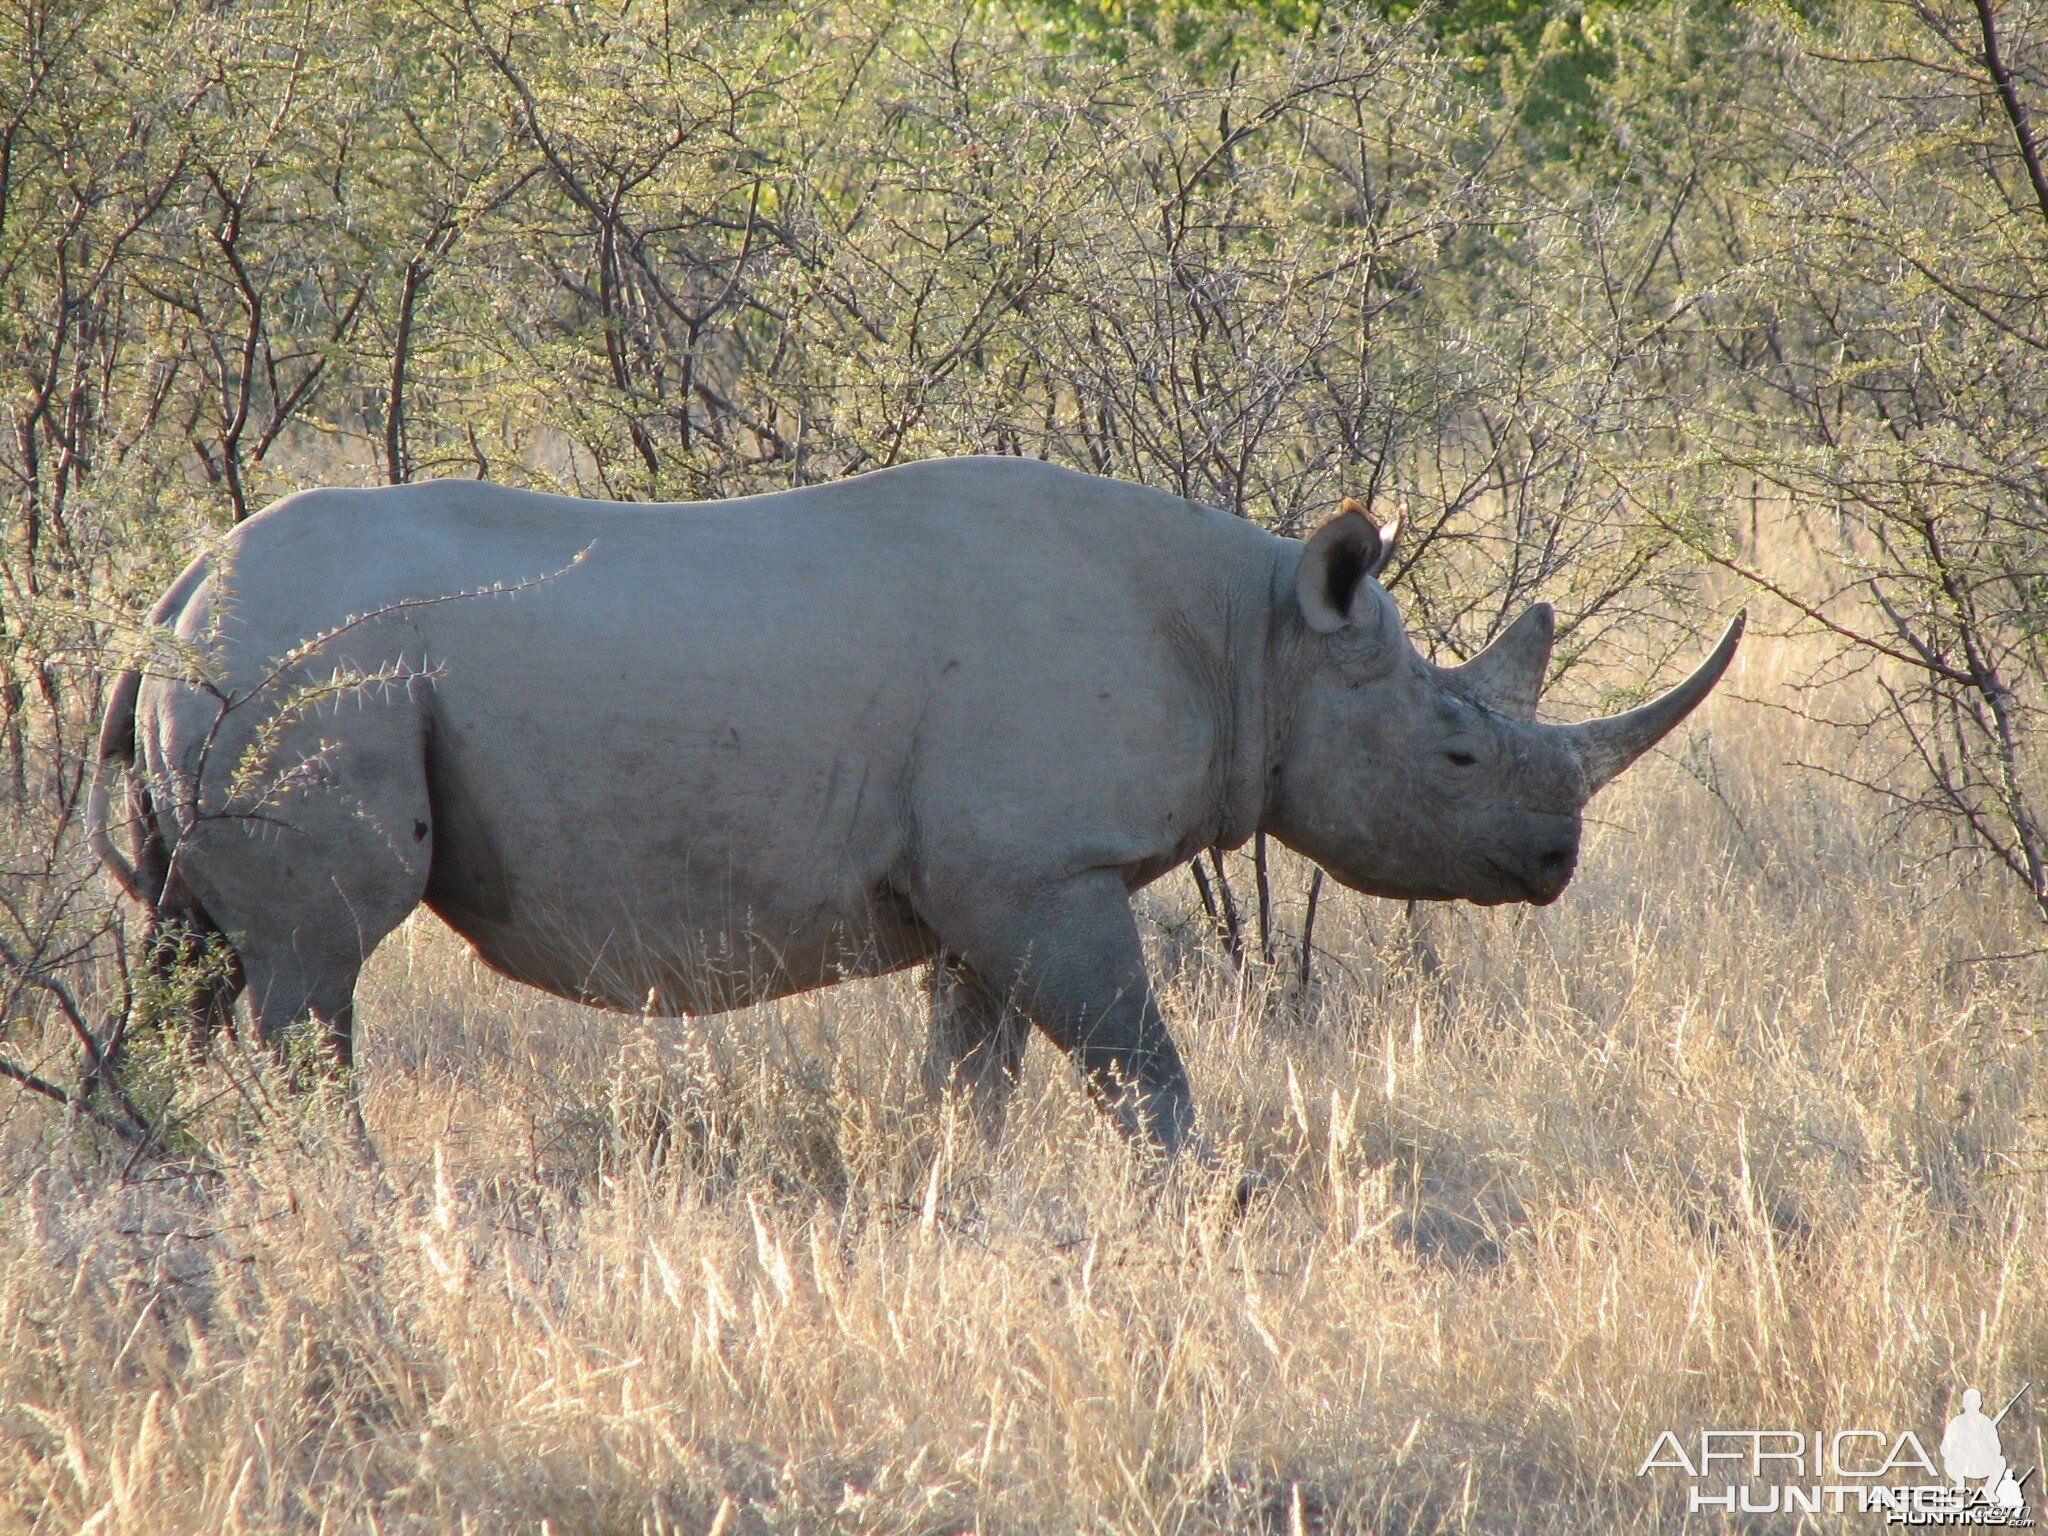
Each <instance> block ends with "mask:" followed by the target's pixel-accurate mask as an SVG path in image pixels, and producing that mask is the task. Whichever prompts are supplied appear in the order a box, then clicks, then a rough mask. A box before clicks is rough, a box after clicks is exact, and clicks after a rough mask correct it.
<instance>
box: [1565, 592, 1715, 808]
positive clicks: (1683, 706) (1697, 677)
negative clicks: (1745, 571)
mask: <svg viewBox="0 0 2048 1536" xmlns="http://www.w3.org/2000/svg"><path fill="white" fill-rule="evenodd" d="M1746 617H1747V615H1745V614H1741V613H1738V614H1736V615H1735V617H1734V618H1733V619H1731V620H1730V621H1729V624H1728V628H1727V629H1725V630H1724V631H1722V634H1721V643H1720V644H1719V645H1716V646H1715V647H1714V653H1713V655H1711V656H1709V657H1708V658H1707V659H1706V660H1705V661H1703V662H1701V663H1700V666H1699V670H1698V671H1696V672H1694V673H1693V675H1692V676H1691V677H1688V678H1687V679H1686V680H1685V681H1684V682H1682V683H1680V684H1679V685H1678V686H1677V687H1676V688H1673V689H1672V690H1671V691H1670V692H1669V693H1665V694H1660V695H1659V696H1658V697H1656V698H1654V699H1652V700H1650V702H1649V703H1647V704H1640V705H1638V706H1636V708H1634V709H1631V710H1628V711H1627V712H1625V713H1623V714H1619V715H1610V716H1608V717H1607V718H1606V719H1604V720H1588V721H1586V722H1585V723H1584V724H1582V725H1566V726H1560V727H1558V729H1560V730H1562V731H1563V732H1564V733H1565V736H1566V738H1567V739H1568V740H1569V741H1570V742H1571V744H1572V750H1573V751H1574V752H1576V753H1577V754H1578V757H1579V766H1580V767H1581V768H1582V769H1583V770H1584V771H1585V775H1586V793H1587V794H1588V795H1591V794H1592V793H1593V792H1594V791H1595V790H1597V789H1599V788H1600V786H1601V785H1603V784H1605V783H1606V782H1607V781H1608V780H1609V779H1611V778H1613V777H1614V776H1615V775H1616V774H1617V773H1619V772H1621V770H1622V769H1624V768H1626V767H1627V766H1628V765H1629V764H1630V763H1632V762H1634V761H1635V760H1636V759H1637V758H1639V757H1641V756H1642V755H1643V754H1644V753H1645V752H1647V751H1649V750H1650V748H1652V747H1654V746H1655V745H1656V744H1657V743H1658V742H1659V741H1660V740H1662V739H1663V737H1664V734H1665V733H1666V732H1667V731H1669V730H1670V729H1671V728H1672V727H1673V726H1675V725H1677V724H1678V722H1679V721H1681V720H1683V719H1684V718H1685V717H1686V716H1687V715H1689V714H1691V713H1692V712H1693V709H1694V708H1695V707H1696V706H1697V705H1698V704H1699V702H1700V700H1701V699H1704V698H1705V697H1706V696H1707V695H1708V694H1709V693H1711V692H1712V691H1713V687H1714V684H1716V683H1718V682H1719V681H1721V674H1722V673H1723V672H1726V671H1727V670H1728V663H1729V662H1731V661H1733V660H1734V659H1735V646H1736V643H1737V642H1738V641H1740V640H1741V639H1742V626H1743V622H1744V620H1745V618H1746Z"/></svg>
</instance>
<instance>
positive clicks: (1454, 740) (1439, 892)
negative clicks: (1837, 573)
mask: <svg viewBox="0 0 2048 1536" xmlns="http://www.w3.org/2000/svg"><path fill="white" fill-rule="evenodd" d="M1397 531H1398V525H1395V526H1390V527H1389V528H1386V529H1381V528H1379V527H1378V526H1376V525H1375V524H1374V522H1373V520H1372V519H1371V518H1370V517H1369V516H1367V515H1366V513H1365V511H1364V509H1363V508H1361V507H1360V506H1359V505H1358V504H1357V503H1356V502H1352V501H1349V500H1347V501H1346V502H1345V504H1344V506H1343V508H1342V510H1340V511H1339V513H1338V515H1337V516H1336V517H1334V518H1332V519H1331V520H1330V521H1329V522H1327V523H1325V524H1324V525H1323V527H1322V528H1321V529H1320V530H1319V531H1318V532H1317V533H1316V535H1315V536H1314V537H1313V538H1311V539H1310V540H1309V541H1308V544H1307V546H1306V547H1305V548H1304V549H1303V551H1302V556H1301V564H1300V566H1299V567H1298V569H1297V572H1296V576H1295V581H1294V592H1293V601H1294V604H1295V606H1296V608H1297V609H1298V620H1299V625H1300V628H1299V629H1298V630H1296V631H1295V636H1296V639H1295V643H1294V644H1292V645H1290V646H1289V649H1290V650H1291V651H1292V653H1293V655H1294V656H1295V658H1296V661H1297V665H1296V666H1294V667H1291V668H1289V672H1290V673H1291V674H1292V677H1291V682H1292V684H1293V686H1292V687H1291V688H1290V692H1291V693H1292V695H1293V698H1292V712H1291V714H1290V715H1289V716H1288V717H1287V720H1286V726H1285V730H1284V734H1283V736H1282V740H1281V743H1280V750H1279V756H1278V762H1277V764H1276V767H1275V782H1274V785H1273V794H1272V799H1271V801H1270V803H1269V806H1268V814H1267V818H1266V825H1267V826H1268V828H1269V829H1270V830H1271V831H1272V832H1273V834H1274V835H1275V836H1277V837H1278V838H1279V839H1280V840H1281V841H1282V842H1284V843H1286V844H1287V845H1288V846H1289V847H1291V848H1293V849H1295V850H1296V851H1297V852H1300V853H1303V854H1306V855H1307V856H1308V857H1310V858H1312V859H1314V860H1315V861H1316V862H1317V863H1318V864H1320V865H1322V866H1323V868H1325V869H1326V870H1328V871H1329V872H1330V874H1332V875H1333V876H1335V877H1336V878H1337V879H1338V880H1341V881H1342V882H1343V883H1344V884H1346V885H1348V886H1350V887H1352V888H1353V889H1355V890H1360V891H1365V892H1368V893H1370V894H1372V895H1375V896H1394V897H1407V898H1420V899H1425V900H1452V899H1456V900H1464V901H1475V902H1480V903H1483V904H1486V905H1494V904H1497V903H1500V902H1507V901H1532V902H1536V903H1538V904H1544V903H1548V902H1552V901H1555V900H1556V899H1557V897H1558V894H1559V893H1560V892H1561V891H1563V890H1564V888H1565V886H1566V884H1567V883H1568V882H1569V881H1570V880H1571V877H1572V871H1573V869H1574V868H1576V867H1577V864H1578V857H1579V815H1580V811H1581V810H1582V809H1583V807H1584V806H1585V804H1586V802H1587V800H1589V799H1590V798H1592V796H1593V794H1594V792H1595V791H1597V790H1598V789H1599V788H1600V787H1601V786H1602V785H1603V784H1605V783H1606V782H1607V781H1608V780H1609V779H1612V778H1613V777H1614V776H1615V775H1616V774H1618V773H1620V772H1621V770H1622V769H1624V768H1626V767H1627V766H1628V765H1629V764H1630V763H1632V762H1634V761H1635V760H1636V759H1637V758H1638V757H1640V756H1642V754H1643V753H1645V752H1647V751H1648V750H1649V749H1650V748H1651V747H1652V746H1653V745H1655V744H1656V742H1657V741H1658V739H1659V738H1660V737H1662V736H1663V735H1664V734H1665V732H1667V731H1669V730H1670V729H1671V728H1672V727H1673V726H1675V725H1677V724H1678V722H1679V721H1680V720H1683V719H1684V718H1685V717H1686V715H1687V714H1689V713H1690V712H1691V711H1692V709H1693V707H1694V706H1695V705H1697V704H1698V703H1699V702H1700V700H1702V699H1704V698H1705V697H1706V696H1707V693H1708V692H1709V691H1710V690H1711V689H1712V688H1713V686H1714V684H1715V683H1716V682H1718V681H1719V680H1720V677H1721V674H1722V672H1723V671H1725V670H1726V669H1727V666H1728V663H1729V661H1730V659H1731V658H1732V657H1733V656H1734V655H1735V646H1736V642H1737V641H1738V640H1739V639H1740V638H1741V634H1742V619H1741V618H1740V617H1737V618H1736V620H1735V621H1734V622H1733V623H1732V624H1730V625H1729V626H1728V630H1727V633H1725V634H1724V635H1723V636H1722V637H1721V642H1720V644H1719V645H1717V646H1715V647H1714V653H1713V654H1712V655H1711V656H1709V657H1708V658H1707V659H1706V661H1705V662H1704V663H1703V664H1702V665H1701V666H1700V668H1699V670H1698V671H1696V672H1695V673H1693V675H1692V676H1691V677H1689V678H1687V679H1686V680H1685V681H1684V682H1682V683H1680V684H1679V685H1678V686H1677V687H1676V688H1673V689H1672V690H1671V691H1670V692H1669V693H1666V694H1664V695H1662V696H1661V697H1659V698H1656V699H1653V700H1651V701H1650V702H1649V703H1647V704H1644V705H1642V706H1641V707H1640V708H1637V709H1632V710H1629V711H1628V712H1627V713H1625V714H1620V715H1615V716H1612V717H1610V718H1607V719H1603V720H1591V721H1587V722H1585V723H1583V724H1577V725H1545V724H1543V723H1542V722H1540V721H1539V720H1537V719H1536V699H1537V694H1538V693H1539V691H1540V690H1541V688H1542V686H1543V678H1544V672H1545V670H1546V668H1547V667H1548V666H1549V662H1550V641H1551V635H1552V631H1553V629H1554V625H1555V620H1554V617H1553V615H1552V613H1551V610H1550V607H1549V606H1548V605H1547V604H1541V603H1539V604H1537V605H1536V606H1535V607H1533V608H1531V609H1529V610H1528V612H1526V613H1524V614H1523V615H1522V616H1521V617H1520V618H1519V619H1517V620H1516V621H1515V622H1514V623H1513V624H1511V625H1510V626H1509V627H1508V628H1507V629H1506V630H1505V631H1504V632H1503V633H1502V634H1501V636H1500V637H1499V638H1498V639H1497V640H1495V641H1494V643H1493V644H1492V645H1490V646H1488V647H1487V649H1486V650H1485V651H1484V652H1482V653H1481V654H1480V655H1478V656H1475V657H1473V659H1472V660H1470V661H1468V662H1467V663H1465V665H1464V666H1462V667H1438V666H1434V665H1432V664H1431V663H1430V662H1428V661H1426V660H1424V659H1423V658H1422V656H1420V655H1419V654H1418V653H1417V652H1416V650H1415V648H1414V646H1413V645H1411V644H1410V643H1409V641H1408V637H1407V635H1406V634H1405V633H1404V632H1403V630H1402V628H1401V620H1400V615H1399V613H1398V612H1397V611H1396V610H1395V607H1394V600H1393V599H1392V598H1391V597H1389V596H1388V595H1387V593H1386V591H1385V589H1383V588H1382V587H1381V586H1380V584H1379V582H1378V581H1377V580H1375V579H1374V578H1375V577H1377V576H1378V574H1379V572H1380V570H1381V568H1382V567H1383V566H1384V565H1385V564H1386V560H1387V556H1388V554H1389V553H1390V552H1391V549H1392V546H1393V538H1394V534H1395V533H1396V532H1397ZM1283 623H1284V624H1288V625H1290V626H1291V624H1292V620H1287V619H1283Z"/></svg>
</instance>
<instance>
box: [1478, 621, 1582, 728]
mask: <svg viewBox="0 0 2048 1536" xmlns="http://www.w3.org/2000/svg"><path fill="white" fill-rule="evenodd" d="M1556 634H1557V614H1556V611H1555V610H1554V609H1552V608H1551V606H1550V604H1548V603H1537V604H1536V605H1535V606H1534V607H1532V608H1529V609H1526V610H1525V611H1524V612H1523V614H1522V616H1521V617H1520V618H1518V619H1516V620H1515V622H1514V623H1512V624H1510V625H1509V626H1508V627H1507V628H1506V629H1504V630H1502V631H1501V632H1500V634H1498V635H1497V636H1495V637H1494V642H1493V644H1491V645H1489V646H1488V647H1487V648H1486V649H1485V650H1483V651H1481V652H1480V653H1479V654H1478V655H1477V656H1474V657H1473V658H1472V659H1471V660H1470V661H1468V662H1466V663H1465V665H1463V666H1462V667H1459V668H1457V675H1458V679H1459V681H1461V682H1462V683H1463V684H1464V685H1465V687H1466V688H1467V689H1469V690H1470V691H1471V692H1472V693H1473V694H1475V695H1476V696H1477V697H1478V698H1479V699H1480V700H1481V701H1482V702H1483V703H1486V704H1489V705H1491V706H1492V707H1493V708H1495V709H1497V710H1499V711H1500V712H1501V713H1502V714H1504V715H1507V716H1509V717H1510V718H1511V719H1515V720H1533V719H1535V718H1536V700H1537V697H1538V696H1539V695H1540V694H1541V693H1542V692H1543V678H1544V674H1545V673H1547V672H1548V671H1549V670H1550V642H1551V640H1552V639H1553V638H1555V636H1556Z"/></svg>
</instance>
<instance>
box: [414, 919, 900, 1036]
mask: <svg viewBox="0 0 2048 1536" xmlns="http://www.w3.org/2000/svg"><path fill="white" fill-rule="evenodd" d="M428 903H429V905H431V906H432V907H433V908H434V910H435V911H436V912H437V913H438V914H439V915H440V916H441V918H442V919H443V920H444V921H445V922H447V924H448V925H449V926H450V927H451V928H453V929H454V930H455V931H456V932H457V933H459V934H461V935H462V936H463V937H464V938H465V939H467V940H468V941H469V943H470V945H471V946H472V947H473V948H474V949H475V951H476V953H477V955H478V957H479V958H480V959H482V960H483V961H484V963H485V964H487V965H489V966H490V967H491V968H492V969H493V970H496V971H498V972H500V973H501V974H503V975H506V976H509V977H511V978H512V979H513V980H514V981H520V982H524V983H526V984H527V985H528V986H533V987H539V988H541V989H542V990H544V991H547V992H552V993H555V994H556V995H557V996H561V997H567V998H573V999H575V1000H576V1001H578V1002H585V1003H592V1004H596V1005H597V1006H600V1007H605V1008H617V1009H625V1010H631V1011H640V1010H647V1011H651V1012H654V1013H659V1014H683V1013H690V1014H702V1013H722V1012H724V1011H726V1010H727V1009H732V1008H743V1007H746V1006H747V1005H749V1004H751V1003H759V1002H767V1001H769V1000H771V999H773V998H777V997H785V996H787V995H789V994H791V993H794V992H807V991H810V990H812V989H813V988H816V987H822V986H830V985H832V984H833V983H835V982H840V981H848V980H852V979H854V978H855V977H861V976H880V975H886V974H887V973H889V972H891V971H897V970H901V969H903V968H904V967H905V966H910V965H915V964H918V963H920V962H922V961H925V960H929V959H930V958H931V957H932V956H933V955H934V954H935V953H936V952H937V948H938V945H937V941H936V940H935V939H934V938H933V936H932V934H931V932H930V930H928V929H927V928H925V927H924V925H923V924H921V923H919V922H918V921H917V920H916V918H915V917H914V916H912V915H911V914H910V913H909V912H908V911H907V910H906V909H904V908H903V907H902V906H901V905H900V904H898V903H896V902H894V901H892V900H890V899H887V898H883V899H881V900H878V901H874V902H870V903H865V904H863V905H861V906H859V907H857V908H853V909H849V910H843V911H825V910H814V911H813V912H811V913H808V914H803V915H801V916H794V915H787V914H778V915H777V916H775V917H773V918H770V919H768V920H765V921H762V920H756V921H753V922H741V921H734V922H704V921H701V920H698V919H696V918H695V917H693V916H691V915H690V914H688V913H687V912H675V911H669V912H661V911H648V910H640V911H634V910H630V909H628V910H623V911H622V910H619V909H617V908H613V907H611V906H609V904H607V905H602V906H592V907H591V908H589V909H584V908H582V907H580V906H578V905H575V904H566V903H562V902H551V903H530V902H527V901H515V902H514V903H513V904H511V906H509V907H508V908H505V909H501V910H500V911H498V912H496V913H484V912H480V911H478V910H476V909H475V908H473V907H465V906H463V905H461V904H460V903H459V902H449V901H445V900H441V899H437V898H436V897H435V896H434V895H433V894H432V893H429V896H428Z"/></svg>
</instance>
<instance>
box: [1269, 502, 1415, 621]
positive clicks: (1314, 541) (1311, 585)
mask: <svg viewBox="0 0 2048 1536" xmlns="http://www.w3.org/2000/svg"><path fill="white" fill-rule="evenodd" d="M1400 532H1401V520H1400V519H1399V518H1398V517H1397V518H1395V519H1394V521H1393V522H1391V523H1389V524H1388V525H1387V526H1386V527H1385V528H1382V527H1380V526H1379V525H1378V524H1377V523H1375V522H1374V521H1373V520H1372V518H1371V517H1370V516H1368V515H1367V513H1366V510H1365V508H1363V507H1361V506H1360V505H1359V504H1358V503H1357V502H1355V501H1353V500H1352V499H1351V498H1350V497H1349V496H1346V497H1345V498H1344V499H1343V500H1342V501H1340V502H1338V503H1337V515H1336V516H1335V517H1333V518H1331V519H1330V520H1329V521H1328V522H1327V523H1325V524H1323V526H1322V527H1320V528H1318V529H1317V530H1316V531H1315V533H1314V535H1313V536H1312V537H1311V538H1310V539H1309V541H1308V545H1307V547H1306V548H1304V549H1303V550H1302V552H1301V565H1300V567H1299V568H1298V569H1297V570H1296V572H1295V576H1294V595H1295V598H1296V600H1297V601H1299V602H1300V604H1301V616H1302V617H1303V618H1304V619H1306V620H1307V621H1308V627H1309V628H1310V629H1313V630H1315V631H1317V632H1318V633H1319V634H1325V635H1332V634H1335V633H1336V632H1337V631H1338V630H1340V629H1342V628H1343V627H1344V626H1345V625H1346V624H1348V623H1350V622H1351V602H1352V599H1353V598H1355V597H1357V595H1358V589H1359V587H1360V586H1362V585H1363V584H1364V583H1365V581H1366V579H1367V578H1368V577H1372V576H1377V575H1379V573H1380V572H1381V571H1383V570H1385V569H1386V566H1387V557H1388V556H1389V555H1391V554H1393V552H1394V540H1395V538H1396V537H1398V536H1399V534H1400Z"/></svg>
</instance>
